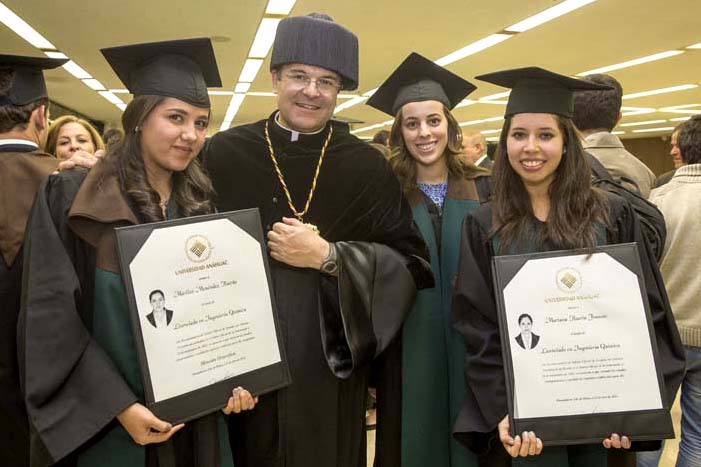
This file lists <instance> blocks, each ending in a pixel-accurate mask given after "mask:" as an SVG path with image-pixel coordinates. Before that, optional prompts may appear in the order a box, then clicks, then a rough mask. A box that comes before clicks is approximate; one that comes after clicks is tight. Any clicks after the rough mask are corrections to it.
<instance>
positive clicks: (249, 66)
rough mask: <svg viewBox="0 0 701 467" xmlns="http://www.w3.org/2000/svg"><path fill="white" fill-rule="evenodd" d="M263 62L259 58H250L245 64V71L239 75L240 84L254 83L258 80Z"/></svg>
mask: <svg viewBox="0 0 701 467" xmlns="http://www.w3.org/2000/svg"><path fill="white" fill-rule="evenodd" d="M262 64H263V60H261V59H259V58H249V59H248V60H246V62H245V63H244V64H243V69H242V70H241V74H240V75H239V82H244V83H252V82H253V80H255V79H256V75H257V74H258V70H260V67H261V65H262Z"/></svg>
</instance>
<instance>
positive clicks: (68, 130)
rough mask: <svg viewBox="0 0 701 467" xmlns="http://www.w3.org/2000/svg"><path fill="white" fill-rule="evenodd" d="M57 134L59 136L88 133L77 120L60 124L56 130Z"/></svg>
mask: <svg viewBox="0 0 701 467" xmlns="http://www.w3.org/2000/svg"><path fill="white" fill-rule="evenodd" d="M58 134H59V135H61V136H68V135H75V134H84V135H89V133H88V130H87V129H86V128H85V127H84V126H83V125H81V124H80V123H78V122H67V123H64V124H63V125H61V128H59V130H58Z"/></svg>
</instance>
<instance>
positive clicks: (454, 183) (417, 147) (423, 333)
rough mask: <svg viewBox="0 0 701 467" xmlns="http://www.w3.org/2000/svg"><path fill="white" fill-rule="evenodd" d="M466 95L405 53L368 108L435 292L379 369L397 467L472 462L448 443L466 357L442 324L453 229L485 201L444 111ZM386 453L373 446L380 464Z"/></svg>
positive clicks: (479, 174)
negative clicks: (397, 449) (396, 429)
mask: <svg viewBox="0 0 701 467" xmlns="http://www.w3.org/2000/svg"><path fill="white" fill-rule="evenodd" d="M474 89H475V87H474V86H473V85H472V84H470V83H469V82H467V81H465V80H464V79H462V78H461V77H459V76H457V75H455V74H453V73H451V72H450V71H448V70H446V69H444V68H442V67H440V66H438V65H436V64H434V63H433V62H431V61H430V60H428V59H426V58H424V57H422V56H421V55H419V54H417V53H412V54H411V55H409V56H408V57H407V58H406V59H405V60H404V62H403V63H402V64H401V65H399V67H398V68H397V69H396V70H395V71H394V72H393V73H392V74H391V75H390V77H389V78H387V80H386V81H385V83H384V84H382V86H380V88H379V89H378V90H377V92H376V93H375V94H374V95H373V97H372V98H371V99H370V100H369V101H368V105H371V106H373V107H375V108H377V109H379V110H381V111H383V112H385V113H387V114H389V115H391V116H393V117H395V120H394V124H393V126H392V130H391V132H390V148H391V150H392V157H391V159H390V164H391V165H392V167H393V169H394V170H395V173H396V174H397V176H398V177H399V180H400V182H401V183H402V187H403V189H404V194H405V195H406V197H407V199H408V200H409V203H410V205H411V207H412V212H413V217H414V222H415V223H416V224H417V226H418V227H419V230H420V232H421V235H422V237H423V239H424V241H425V242H426V244H427V245H428V247H429V250H430V254H431V268H432V270H433V275H434V277H435V279H436V284H435V287H433V288H431V289H426V290H422V291H420V292H419V294H418V297H417V301H416V304H415V305H414V307H413V308H412V311H411V313H410V315H409V317H408V318H407V320H406V321H405V323H404V326H403V329H402V333H401V365H399V364H396V365H394V366H391V365H390V366H389V368H386V369H382V370H381V371H382V372H391V371H401V375H400V377H401V388H402V390H401V409H400V411H399V413H400V414H401V417H394V419H395V422H396V423H400V424H401V434H402V443H401V466H403V467H414V466H416V467H419V466H425V465H431V466H436V467H450V466H452V467H463V466H472V465H476V460H475V458H474V456H473V455H472V454H471V453H470V452H469V451H468V450H467V449H465V448H464V447H463V446H461V445H459V444H457V443H456V442H455V441H453V440H452V436H451V428H452V424H453V422H454V420H455V417H456V416H457V411H458V409H459V407H460V403H461V402H462V399H463V397H464V393H465V383H464V376H463V356H464V353H465V348H464V345H463V344H462V339H461V337H460V335H459V334H457V333H456V332H455V331H454V330H453V329H452V327H451V323H450V304H451V297H452V280H453V277H454V276H455V272H456V270H457V257H458V248H459V239H460V235H459V234H460V226H461V225H462V221H463V219H464V218H465V216H466V215H467V214H468V213H470V212H471V211H472V210H474V209H476V208H477V207H478V206H479V205H480V202H484V201H486V198H487V197H488V192H489V177H488V175H489V172H487V171H486V170H482V169H479V168H477V167H475V166H474V165H473V164H471V163H468V162H466V161H465V160H464V159H463V158H462V157H461V150H462V133H461V131H460V126H459V125H458V122H457V121H456V120H455V117H453V115H452V114H451V112H450V109H452V108H453V107H455V105H457V104H458V103H459V102H460V101H461V100H462V99H463V98H464V97H465V96H467V95H468V94H469V93H470V92H472V91H473V90H474ZM384 376H386V375H384ZM398 376H399V375H398ZM383 396H384V399H385V400H386V399H387V398H389V397H392V396H391V395H388V394H386V393H385V394H383V391H382V388H381V387H380V388H378V398H379V400H378V405H379V406H378V414H379V423H380V424H382V423H384V422H385V420H386V419H387V416H386V415H387V409H384V410H383ZM383 417H384V418H383ZM387 448H388V447H387V446H378V447H377V452H378V454H379V456H380V457H382V456H384V455H385V452H383V451H386V450H387ZM394 465H398V466H399V464H398V463H396V464H394Z"/></svg>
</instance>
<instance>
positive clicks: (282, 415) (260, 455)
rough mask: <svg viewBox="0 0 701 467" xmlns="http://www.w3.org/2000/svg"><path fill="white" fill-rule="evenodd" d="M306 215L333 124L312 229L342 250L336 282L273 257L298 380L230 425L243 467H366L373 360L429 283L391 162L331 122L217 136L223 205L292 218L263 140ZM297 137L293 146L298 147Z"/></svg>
mask: <svg viewBox="0 0 701 467" xmlns="http://www.w3.org/2000/svg"><path fill="white" fill-rule="evenodd" d="M266 121H267V122H268V125H269V133H270V137H271V141H272V145H273V148H274V151H275V156H276V158H277V160H278V163H279V165H280V169H281V171H282V173H283V176H284V178H285V182H286V183H287V186H288V188H289V190H290V193H291V196H292V200H293V202H294V204H295V206H296V208H297V209H298V210H301V209H303V208H304V204H305V202H306V200H307V196H308V194H309V190H310V187H311V185H312V180H313V177H314V171H315V169H316V166H317V163H318V161H319V155H320V151H321V148H322V146H323V144H324V141H325V139H326V137H327V135H328V132H329V128H330V127H331V126H333V131H334V133H333V136H332V138H331V140H330V143H329V145H328V148H327V151H326V155H325V158H324V161H323V165H322V166H321V171H320V174H319V178H318V183H317V187H316V190H315V192H314V198H313V200H312V202H311V206H310V209H309V212H308V214H307V215H305V216H304V221H305V222H309V223H312V224H315V225H316V226H318V227H319V230H320V232H321V235H322V236H323V238H325V239H326V240H328V241H331V242H336V245H337V250H338V256H339V277H338V279H336V278H332V277H329V276H325V275H323V274H321V273H319V272H318V271H315V270H311V269H300V268H294V267H291V266H287V265H285V264H282V263H279V262H276V261H274V260H272V259H271V275H272V282H273V287H274V290H275V298H276V302H277V309H278V314H279V318H280V327H281V333H282V338H283V342H284V345H285V351H286V353H287V358H288V362H289V365H290V373H291V376H292V384H291V385H290V386H289V387H287V388H286V389H283V390H280V391H276V392H275V393H272V394H267V395H264V396H263V397H261V398H260V401H259V403H258V405H257V406H256V408H255V409H254V410H253V411H252V412H250V413H246V414H242V415H237V416H234V417H231V420H232V423H231V428H232V430H231V440H232V446H233V450H234V458H235V462H236V465H237V467H268V466H276V467H277V466H285V467H308V466H319V467H358V466H360V465H365V457H366V453H365V433H364V423H365V421H364V420H365V417H364V414H365V397H366V387H367V375H368V363H369V362H370V361H371V360H372V359H373V358H374V357H375V356H376V355H378V354H379V353H380V352H381V351H382V350H383V349H384V348H386V346H387V345H388V344H389V342H390V340H391V339H392V337H393V336H394V335H395V333H396V332H397V330H398V329H399V328H400V326H401V324H402V321H403V320H404V318H405V316H406V315H407V313H408V312H409V310H410V308H411V305H412V304H413V301H414V298H415V295H416V288H417V287H418V288H422V287H426V286H430V285H431V283H432V276H431V274H430V267H429V266H428V263H426V262H425V259H426V258H427V252H426V247H425V245H424V243H423V240H422V239H421V237H420V235H419V233H418V231H417V230H416V228H415V227H414V226H413V224H412V214H411V209H410V208H409V205H408V204H407V202H406V201H405V200H404V198H403V196H402V189H401V186H400V184H399V181H398V180H397V178H396V177H395V176H394V174H393V173H392V171H391V169H390V167H389V165H388V164H387V163H386V161H385V160H384V158H383V157H382V156H381V155H380V154H379V153H378V152H377V151H376V150H375V149H373V148H372V147H370V146H369V145H367V144H365V143H364V142H362V141H361V140H359V139H357V138H356V137H354V136H352V135H351V134H350V132H349V130H348V126H347V125H345V124H342V123H338V122H331V123H329V124H327V126H326V127H325V128H324V129H323V130H322V131H321V132H320V133H317V134H314V135H304V134H293V133H292V132H290V131H287V130H285V129H283V128H282V127H280V126H279V125H278V124H277V123H275V121H274V115H271V117H270V118H268V119H267V120H262V121H260V122H257V123H254V124H251V125H245V126H241V127H238V128H233V129H231V130H228V131H226V132H223V133H219V134H217V135H215V136H214V137H212V139H211V140H210V141H209V143H208V145H207V147H206V148H205V149H204V151H203V154H202V158H203V161H204V164H205V167H206V169H207V170H208V172H209V174H210V176H211V177H212V181H213V183H214V188H215V190H216V192H217V194H218V198H217V208H218V209H219V210H220V211H229V210H236V209H244V208H251V207H258V208H260V212H261V218H262V222H263V227H264V229H265V230H266V231H268V230H270V229H271V228H272V225H273V224H274V223H275V222H279V221H280V220H281V218H282V217H283V216H285V217H292V212H291V210H290V208H289V207H288V203H287V198H286V196H285V193H284V191H283V188H282V185H281V183H280V182H279V181H278V177H277V175H276V173H275V171H274V166H273V163H272V161H271V158H270V156H269V151H268V145H267V143H266V141H265V134H264V127H265V123H266ZM293 139H294V141H293Z"/></svg>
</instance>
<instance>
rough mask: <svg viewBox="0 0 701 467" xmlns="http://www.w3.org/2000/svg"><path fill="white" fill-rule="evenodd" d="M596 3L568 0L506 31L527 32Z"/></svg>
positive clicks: (588, 0)
mask: <svg viewBox="0 0 701 467" xmlns="http://www.w3.org/2000/svg"><path fill="white" fill-rule="evenodd" d="M595 1H596V0H566V1H564V2H562V3H558V4H557V5H555V6H553V7H550V8H548V9H547V10H544V11H541V12H540V13H538V14H536V15H533V16H531V17H530V18H526V19H524V20H523V21H519V22H518V23H516V24H513V25H511V26H509V27H508V28H505V29H504V30H505V31H509V32H525V31H528V30H529V29H533V28H535V27H537V26H540V25H541V24H545V23H547V22H548V21H552V20H554V19H556V18H559V17H560V16H563V15H566V14H567V13H570V12H572V11H574V10H577V9H579V8H582V7H584V6H587V5H589V4H590V3H594V2H595Z"/></svg>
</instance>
